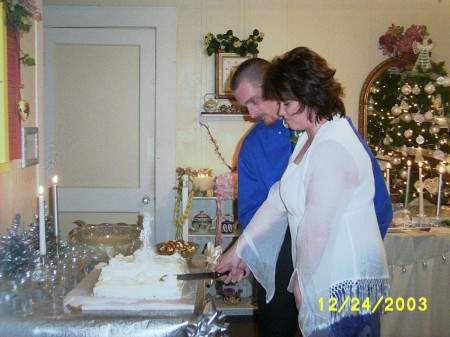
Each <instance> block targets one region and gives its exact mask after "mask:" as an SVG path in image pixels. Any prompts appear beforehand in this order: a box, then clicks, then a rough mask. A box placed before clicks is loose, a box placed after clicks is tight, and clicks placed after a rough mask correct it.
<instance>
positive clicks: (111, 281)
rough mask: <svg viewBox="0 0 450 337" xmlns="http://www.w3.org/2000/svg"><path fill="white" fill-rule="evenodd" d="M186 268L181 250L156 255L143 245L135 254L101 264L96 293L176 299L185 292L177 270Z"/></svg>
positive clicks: (110, 295) (134, 297)
mask: <svg viewBox="0 0 450 337" xmlns="http://www.w3.org/2000/svg"><path fill="white" fill-rule="evenodd" d="M186 272H187V264H186V260H185V259H184V258H183V257H181V256H180V255H179V254H174V255H170V256H165V255H156V254H154V253H153V252H152V251H144V250H143V249H140V250H138V251H136V252H135V253H134V255H132V256H123V255H118V256H116V257H114V258H112V259H111V260H110V261H109V264H108V265H107V266H104V267H103V268H102V271H101V274H100V277H99V279H98V282H97V283H96V284H95V287H94V296H102V297H115V298H133V299H146V300H177V299H180V298H181V297H182V295H183V294H182V286H183V282H182V281H178V280H177V278H176V274H185V273H186Z"/></svg>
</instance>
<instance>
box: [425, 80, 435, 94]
mask: <svg viewBox="0 0 450 337" xmlns="http://www.w3.org/2000/svg"><path fill="white" fill-rule="evenodd" d="M423 90H425V92H426V93H427V94H430V95H431V94H432V93H433V92H435V91H436V87H435V86H434V84H433V83H431V82H428V84H427V85H425V86H424V87H423Z"/></svg>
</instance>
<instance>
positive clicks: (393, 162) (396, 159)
mask: <svg viewBox="0 0 450 337" xmlns="http://www.w3.org/2000/svg"><path fill="white" fill-rule="evenodd" d="M401 162H402V160H401V159H400V158H399V157H397V156H395V157H394V158H392V165H398V164H400V163H401Z"/></svg>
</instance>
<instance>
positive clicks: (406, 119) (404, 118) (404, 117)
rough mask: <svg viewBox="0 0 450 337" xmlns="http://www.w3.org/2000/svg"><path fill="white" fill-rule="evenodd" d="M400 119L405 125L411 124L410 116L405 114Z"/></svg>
mask: <svg viewBox="0 0 450 337" xmlns="http://www.w3.org/2000/svg"><path fill="white" fill-rule="evenodd" d="M402 119H403V120H404V121H405V122H406V123H409V122H411V114H409V113H405V114H404V115H403V116H402Z"/></svg>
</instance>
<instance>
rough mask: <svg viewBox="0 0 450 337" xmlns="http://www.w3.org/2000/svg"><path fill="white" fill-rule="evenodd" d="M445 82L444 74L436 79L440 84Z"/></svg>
mask: <svg viewBox="0 0 450 337" xmlns="http://www.w3.org/2000/svg"><path fill="white" fill-rule="evenodd" d="M444 82H445V77H444V76H439V77H438V78H437V79H436V83H437V84H439V85H443V84H444Z"/></svg>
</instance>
